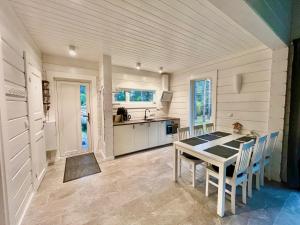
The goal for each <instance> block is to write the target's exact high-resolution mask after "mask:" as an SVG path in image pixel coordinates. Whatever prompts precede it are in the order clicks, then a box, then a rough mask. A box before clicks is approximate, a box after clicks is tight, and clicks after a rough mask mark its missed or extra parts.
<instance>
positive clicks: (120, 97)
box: [113, 89, 155, 103]
mask: <svg viewBox="0 0 300 225" xmlns="http://www.w3.org/2000/svg"><path fill="white" fill-rule="evenodd" d="M154 96H155V91H153V90H138V89H130V90H126V91H125V90H122V91H118V92H116V93H115V94H114V97H113V99H114V102H124V103H125V102H126V103H138V102H144V103H145V102H149V103H153V102H154Z"/></svg>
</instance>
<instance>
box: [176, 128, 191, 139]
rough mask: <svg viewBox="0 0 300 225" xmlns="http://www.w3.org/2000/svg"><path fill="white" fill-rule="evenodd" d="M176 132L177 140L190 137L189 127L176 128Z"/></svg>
mask: <svg viewBox="0 0 300 225" xmlns="http://www.w3.org/2000/svg"><path fill="white" fill-rule="evenodd" d="M177 133H178V139H179V141H180V140H184V139H187V138H189V137H190V128H189V127H182V128H177Z"/></svg>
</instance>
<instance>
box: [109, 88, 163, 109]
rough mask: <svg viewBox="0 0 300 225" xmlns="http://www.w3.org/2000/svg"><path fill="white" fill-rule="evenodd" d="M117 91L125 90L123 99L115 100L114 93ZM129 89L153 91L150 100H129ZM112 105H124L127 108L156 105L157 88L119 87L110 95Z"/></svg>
mask: <svg viewBox="0 0 300 225" xmlns="http://www.w3.org/2000/svg"><path fill="white" fill-rule="evenodd" d="M119 91H125V96H126V97H125V101H116V100H115V94H116V93H117V92H119ZM131 91H149V92H153V100H152V101H130V92H131ZM112 101H113V105H118V106H120V105H124V106H126V107H127V108H130V107H132V108H138V107H156V105H157V90H155V89H139V88H119V90H118V91H115V92H113V95H112Z"/></svg>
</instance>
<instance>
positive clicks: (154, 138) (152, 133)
mask: <svg viewBox="0 0 300 225" xmlns="http://www.w3.org/2000/svg"><path fill="white" fill-rule="evenodd" d="M159 123H160V122H152V123H148V129H149V135H148V139H149V145H148V148H152V147H155V146H158V145H159V144H158V139H159V136H158V126H159Z"/></svg>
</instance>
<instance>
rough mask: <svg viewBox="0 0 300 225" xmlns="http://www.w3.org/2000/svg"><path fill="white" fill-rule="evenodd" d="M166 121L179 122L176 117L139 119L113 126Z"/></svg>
mask: <svg viewBox="0 0 300 225" xmlns="http://www.w3.org/2000/svg"><path fill="white" fill-rule="evenodd" d="M167 120H180V119H179V118H176V117H157V118H153V119H152V118H151V119H148V120H144V119H140V120H129V121H124V122H120V123H114V126H122V125H129V124H137V123H151V122H159V121H167Z"/></svg>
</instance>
